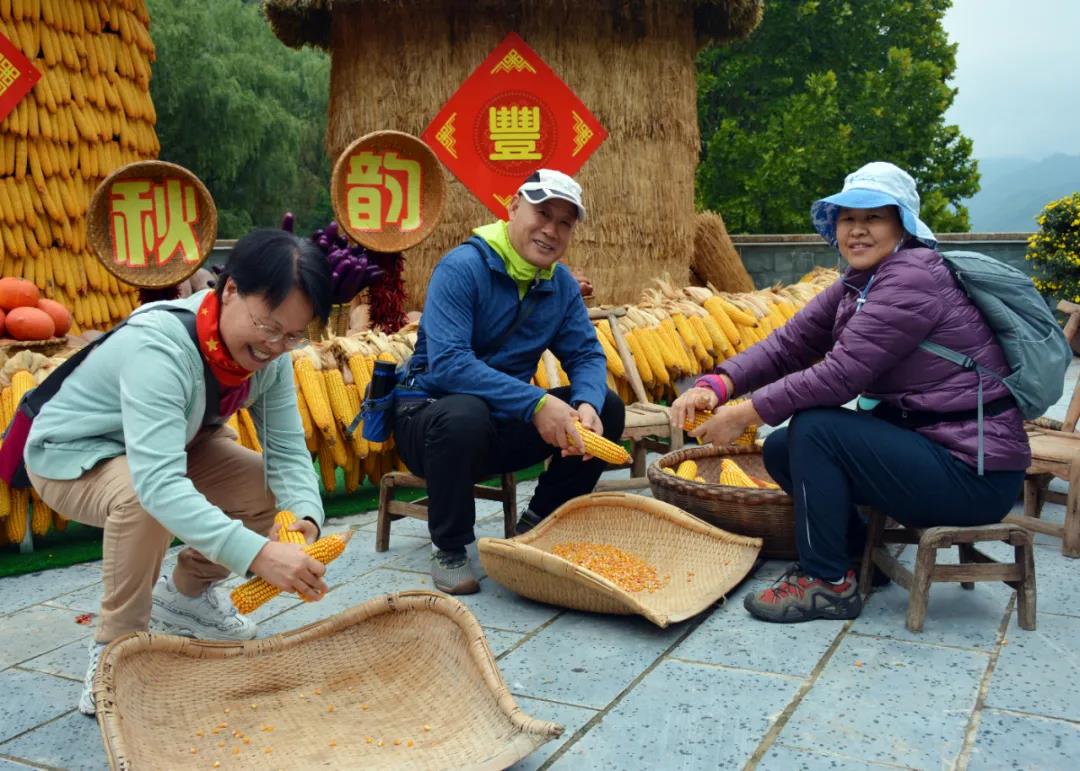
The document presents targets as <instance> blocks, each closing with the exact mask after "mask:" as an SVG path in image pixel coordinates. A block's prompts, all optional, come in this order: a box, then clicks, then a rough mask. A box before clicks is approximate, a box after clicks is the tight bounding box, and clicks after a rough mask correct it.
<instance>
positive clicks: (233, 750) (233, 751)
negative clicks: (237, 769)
mask: <svg viewBox="0 0 1080 771" xmlns="http://www.w3.org/2000/svg"><path fill="white" fill-rule="evenodd" d="M232 754H233V755H239V754H240V748H239V747H233V748H232Z"/></svg>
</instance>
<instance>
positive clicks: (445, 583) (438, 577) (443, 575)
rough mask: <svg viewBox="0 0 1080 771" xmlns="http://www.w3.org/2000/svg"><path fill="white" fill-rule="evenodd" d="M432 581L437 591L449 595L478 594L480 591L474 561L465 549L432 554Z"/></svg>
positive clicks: (440, 550)
mask: <svg viewBox="0 0 1080 771" xmlns="http://www.w3.org/2000/svg"><path fill="white" fill-rule="evenodd" d="M431 580H432V581H433V582H434V584H435V588H436V589H438V590H439V591H440V592H446V593H447V594H476V593H477V592H478V591H480V582H479V581H478V580H477V578H476V573H475V572H473V566H472V560H470V559H469V555H468V554H466V553H465V550H464V549H462V550H461V551H443V550H442V549H439V550H437V551H434V552H432V554H431Z"/></svg>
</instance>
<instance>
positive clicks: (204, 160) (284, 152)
mask: <svg viewBox="0 0 1080 771" xmlns="http://www.w3.org/2000/svg"><path fill="white" fill-rule="evenodd" d="M147 6H148V8H149V11H150V19H151V24H150V33H151V36H152V37H153V40H154V45H155V47H156V49H157V61H156V62H155V63H154V65H153V77H152V79H151V81H150V92H151V95H152V97H153V99H154V107H155V109H156V110H157V115H158V124H157V132H158V137H159V139H160V140H161V158H162V160H167V161H172V162H173V163H178V164H180V165H182V166H184V167H186V168H188V169H190V170H191V171H192V172H194V173H195V174H196V175H197V176H198V177H199V178H200V179H201V180H202V181H203V182H204V183H205V184H206V186H207V188H208V189H209V190H210V193H211V195H213V196H214V202H215V203H216V204H217V207H218V237H219V238H236V237H238V236H240V235H242V234H243V233H244V232H245V231H247V230H249V229H250V228H252V227H258V226H276V225H277V224H278V223H279V222H280V219H281V215H282V213H283V212H284V211H286V210H291V211H293V212H294V213H295V214H296V215H297V231H298V232H306V231H308V230H313V229H314V228H315V227H317V226H318V225H320V224H322V223H325V222H326V221H327V220H329V219H330V218H331V217H332V216H333V215H332V213H331V207H330V198H329V186H330V184H329V183H330V161H329V159H328V158H327V157H326V153H325V151H324V149H323V137H324V134H325V132H326V113H327V100H328V98H329V67H330V63H329V58H328V57H327V56H326V55H325V54H324V53H322V52H318V51H312V50H304V51H293V50H291V49H289V48H286V47H285V46H283V45H282V44H281V43H280V42H279V41H278V40H277V39H276V38H275V37H274V35H273V33H272V32H271V31H270V27H269V25H268V24H267V23H266V20H265V19H264V18H263V17H262V14H261V12H260V10H259V5H258V4H257V3H253V2H251V0H148V3H147Z"/></svg>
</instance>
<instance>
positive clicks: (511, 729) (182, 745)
mask: <svg viewBox="0 0 1080 771" xmlns="http://www.w3.org/2000/svg"><path fill="white" fill-rule="evenodd" d="M94 696H95V699H96V701H97V718H98V723H99V724H100V726H101V733H102V736H103V738H104V741H105V751H106V754H107V756H108V758H109V763H110V765H111V767H112V768H114V769H143V768H168V769H183V768H198V769H207V768H211V767H213V766H214V764H215V761H216V762H219V763H220V764H221V765H220V768H222V769H226V768H259V769H264V768H275V769H276V768H290V769H308V768H339V769H357V768H365V769H369V768H394V769H447V768H455V769H457V768H469V769H501V768H506V767H507V766H510V765H513V764H514V763H515V762H517V761H518V760H520V759H521V758H524V757H525V756H526V755H528V754H529V753H531V752H532V751H533V750H535V749H536V748H537V747H539V746H540V745H541V744H543V743H544V742H546V741H548V740H549V739H553V738H555V737H557V736H559V735H560V734H561V733H562V726H559V725H556V724H555V723H548V722H545V721H542V720H536V719H534V718H531V717H529V716H528V715H526V714H525V713H524V712H522V710H521V708H520V707H518V706H517V704H516V703H515V702H514V699H513V697H512V696H511V695H510V692H509V690H508V689H507V687H506V683H505V682H504V681H503V679H502V675H501V674H500V673H499V670H498V668H497V667H496V665H495V659H494V657H493V656H492V654H491V649H490V648H489V647H488V644H487V641H486V640H485V639H484V634H483V632H482V631H481V629H480V625H479V624H478V623H477V621H476V619H475V618H474V617H473V615H472V614H471V613H470V612H469V611H468V609H466V607H465V606H464V605H462V604H461V603H460V602H458V601H457V600H455V599H453V598H452V597H448V596H446V595H444V594H438V593H436V592H427V591H409V592H400V593H397V594H389V595H385V596H382V597H377V598H375V599H373V600H369V601H368V602H366V603H364V604H362V605H357V606H356V607H354V608H350V609H349V610H346V611H344V612H342V613H339V614H337V615H336V616H332V617H330V618H328V619H325V620H323V621H319V622H317V623H314V624H311V625H309V626H306V627H303V628H301V629H297V630H294V631H291V632H286V633H284V634H279V635H274V636H273V637H269V638H266V639H261V640H251V641H249V642H203V641H199V640H192V639H188V638H184V637H174V636H172V635H156V634H147V633H145V632H140V633H137V634H133V635H130V636H128V637H124V638H121V639H119V640H117V641H115V642H113V643H112V644H111V645H109V647H108V648H106V649H105V651H104V653H103V654H102V657H101V663H100V665H99V666H98V672H97V676H96V677H95V680H94ZM425 726H426V729H425ZM245 739H247V740H248V741H247V742H245V741H244V740H245ZM369 739H370V740H371V741H370V742H369V741H368V740H369ZM410 741H411V742H412V746H409V742H410ZM380 742H381V746H380ZM398 742H400V743H398ZM219 743H221V744H222V745H223V746H221V747H219V746H218V744H219ZM192 749H194V750H195V752H194V753H193V752H192ZM267 750H269V752H268V751H267Z"/></svg>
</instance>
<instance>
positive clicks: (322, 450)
mask: <svg viewBox="0 0 1080 771" xmlns="http://www.w3.org/2000/svg"><path fill="white" fill-rule="evenodd" d="M318 459H319V474H320V475H321V476H322V483H323V488H324V489H325V490H326V492H327V493H333V492H334V490H336V489H337V470H336V468H335V467H334V451H333V450H331V449H330V448H329V447H328V446H327V445H326V442H325V441H320V442H319V451H318Z"/></svg>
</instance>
